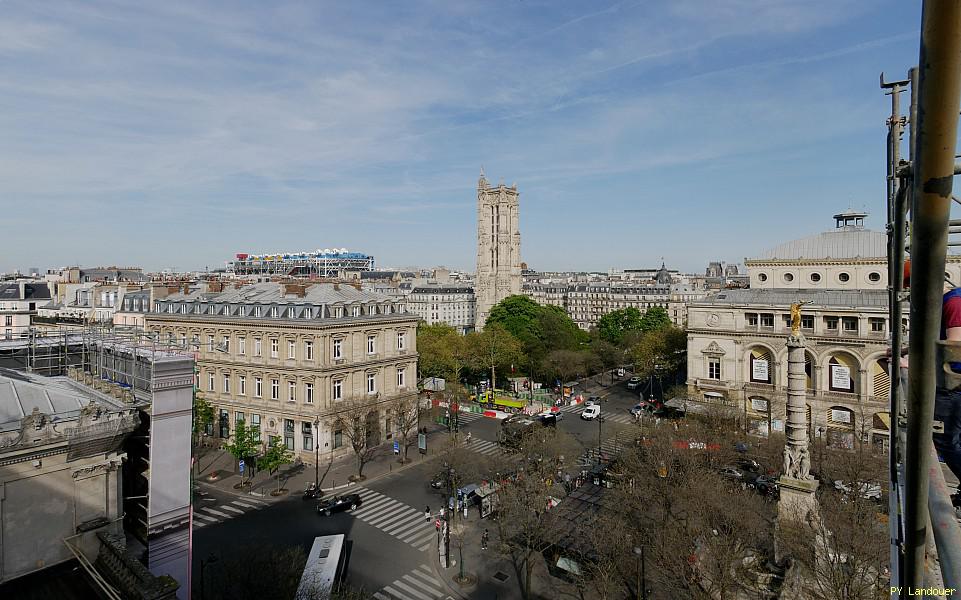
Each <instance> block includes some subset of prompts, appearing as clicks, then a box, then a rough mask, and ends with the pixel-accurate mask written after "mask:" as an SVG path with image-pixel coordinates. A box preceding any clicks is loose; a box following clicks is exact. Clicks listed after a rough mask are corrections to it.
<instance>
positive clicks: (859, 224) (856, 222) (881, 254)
mask: <svg viewBox="0 0 961 600" xmlns="http://www.w3.org/2000/svg"><path fill="white" fill-rule="evenodd" d="M866 216H867V213H863V212H855V211H847V212H843V213H839V214H836V215H834V221H835V226H834V229H831V230H829V231H825V232H823V233H819V234H816V235H812V236H808V237H805V238H801V239H799V240H794V241H791V242H786V243H784V244H780V245H779V246H775V247H774V248H772V249H770V250H768V251H767V252H764V253H762V254H761V255H760V256H759V257H757V258H755V259H754V260H818V259H835V260H836V259H851V258H881V259H885V260H886V258H887V254H888V250H887V245H888V237H887V235H885V234H884V233H882V232H880V231H871V230H870V229H865V228H864V218H865V217H866Z"/></svg>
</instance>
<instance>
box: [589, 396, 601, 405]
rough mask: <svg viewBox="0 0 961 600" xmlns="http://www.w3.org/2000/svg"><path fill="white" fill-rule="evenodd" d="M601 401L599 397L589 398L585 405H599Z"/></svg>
mask: <svg viewBox="0 0 961 600" xmlns="http://www.w3.org/2000/svg"><path fill="white" fill-rule="evenodd" d="M601 400H602V398H601V397H600V396H591V397H589V398H588V399H587V405H588V406H590V405H591V404H600V403H601Z"/></svg>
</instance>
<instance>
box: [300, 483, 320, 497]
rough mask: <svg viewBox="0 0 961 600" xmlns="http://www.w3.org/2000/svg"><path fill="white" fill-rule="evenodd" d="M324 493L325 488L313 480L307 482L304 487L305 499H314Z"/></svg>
mask: <svg viewBox="0 0 961 600" xmlns="http://www.w3.org/2000/svg"><path fill="white" fill-rule="evenodd" d="M323 495H324V490H322V489H320V488H319V487H317V484H315V483H313V482H311V483H308V484H307V487H306V488H304V500H313V499H315V498H320V497H321V496H323Z"/></svg>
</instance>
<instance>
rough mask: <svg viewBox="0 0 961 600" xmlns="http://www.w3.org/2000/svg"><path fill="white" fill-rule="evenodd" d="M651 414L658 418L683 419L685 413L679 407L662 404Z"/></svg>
mask: <svg viewBox="0 0 961 600" xmlns="http://www.w3.org/2000/svg"><path fill="white" fill-rule="evenodd" d="M653 415H654V416H655V417H657V418H658V419H683V418H684V416H685V413H684V411H683V410H681V409H680V408H677V407H674V406H662V407H660V408H659V409H657V410H655V411H654V413H653Z"/></svg>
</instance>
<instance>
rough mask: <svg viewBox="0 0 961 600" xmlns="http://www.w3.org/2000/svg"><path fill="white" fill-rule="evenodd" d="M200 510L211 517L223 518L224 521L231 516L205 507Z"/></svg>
mask: <svg viewBox="0 0 961 600" xmlns="http://www.w3.org/2000/svg"><path fill="white" fill-rule="evenodd" d="M200 510H203V511H206V512H209V513H210V514H212V515H217V516H218V517H222V518H224V519H229V518H231V516H230V515H228V514H227V513H222V512H220V511H219V510H214V509H212V508H206V507H205V508H202V509H200Z"/></svg>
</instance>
